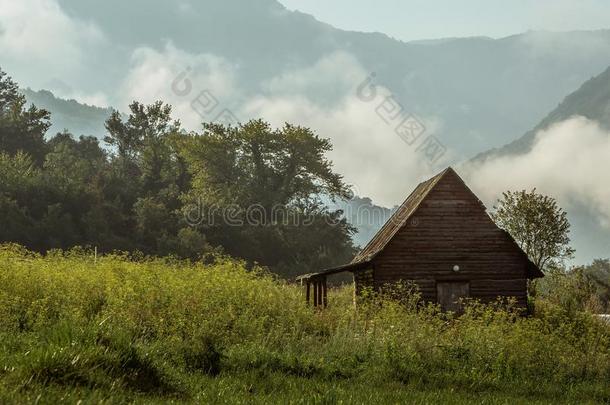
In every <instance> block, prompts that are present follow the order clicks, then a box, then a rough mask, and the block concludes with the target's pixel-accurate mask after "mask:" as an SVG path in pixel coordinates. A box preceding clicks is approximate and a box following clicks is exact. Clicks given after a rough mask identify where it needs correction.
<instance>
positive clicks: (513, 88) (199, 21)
mask: <svg viewBox="0 0 610 405" xmlns="http://www.w3.org/2000/svg"><path fill="white" fill-rule="evenodd" d="M59 3H60V5H61V6H62V10H63V12H65V13H66V14H67V15H68V16H69V17H70V18H72V19H73V20H74V21H78V22H81V23H84V22H86V23H87V24H91V26H92V29H93V28H95V30H96V32H97V31H99V35H97V36H96V37H95V38H97V39H96V40H97V41H98V42H94V43H93V44H90V45H88V46H87V47H86V48H84V49H83V50H82V71H79V72H77V73H76V74H75V73H70V74H67V73H65V72H64V71H63V70H58V71H56V72H54V71H49V72H47V73H46V74H44V75H40V74H37V75H36V76H35V77H34V76H33V77H32V78H31V80H28V81H23V83H24V84H25V85H28V86H30V87H33V88H49V87H48V86H46V84H47V83H49V82H50V81H52V80H55V82H56V83H62V82H63V83H66V84H67V86H68V87H70V88H73V89H76V90H77V91H78V92H80V93H81V94H97V93H104V94H105V95H106V96H107V98H108V101H109V104H110V105H114V106H116V107H118V108H121V109H124V108H125V105H126V103H128V102H129V101H131V100H127V99H126V98H127V97H130V96H128V95H126V94H124V93H121V92H122V91H124V90H125V89H129V90H132V94H133V95H131V97H136V96H137V97H140V96H142V95H146V96H149V97H158V96H159V95H162V93H163V91H168V89H169V84H170V83H166V82H158V81H154V80H153V82H154V86H157V87H154V86H152V85H150V84H149V80H148V79H149V78H151V80H152V79H156V78H157V79H158V77H160V76H158V74H159V72H162V71H163V70H161V69H170V70H172V71H174V72H176V74H177V73H178V72H180V71H181V70H182V69H184V68H185V67H186V65H187V64H194V65H197V64H198V63H201V61H202V60H205V59H206V58H208V59H209V58H212V60H213V61H214V63H218V64H219V66H220V69H219V71H221V72H225V73H227V75H228V76H229V77H230V79H231V80H232V81H233V82H232V83H231V84H230V86H229V91H227V92H226V94H225V93H223V94H222V95H223V103H225V104H236V105H237V106H238V107H237V108H238V109H239V108H240V106H243V105H244V104H247V103H248V101H250V100H252V99H257V97H259V96H264V97H268V98H272V99H273V98H274V97H279V96H284V95H286V94H290V95H291V96H294V97H297V98H298V97H303V98H305V99H307V100H309V101H310V102H312V103H313V104H314V105H316V106H319V107H320V108H322V109H324V110H332V109H333V108H336V107H337V106H338V105H340V104H341V103H342V100H343V99H344V98H345V97H347V96H353V95H354V91H355V90H354V88H355V87H356V86H357V85H358V83H359V81H361V80H363V79H364V78H365V77H366V75H367V73H368V72H376V73H377V79H378V82H379V84H382V85H384V86H385V87H387V88H388V89H389V90H390V91H391V92H392V93H393V94H394V95H396V98H397V99H398V100H399V101H400V102H401V103H402V105H403V106H404V107H405V109H407V110H408V111H409V112H411V113H415V114H417V115H418V116H420V117H421V118H422V119H423V120H424V121H425V122H426V123H427V127H428V128H429V130H430V131H431V132H434V133H435V134H436V135H437V136H438V137H439V138H440V139H442V141H443V143H445V144H446V145H447V146H448V147H450V148H451V149H452V150H453V152H454V154H455V155H456V156H458V157H468V156H472V155H474V154H476V153H479V152H480V151H482V150H487V149H490V148H493V147H497V146H498V145H502V144H505V143H507V142H510V141H512V140H513V139H514V134H518V133H523V132H525V131H526V130H527V129H529V128H532V127H533V126H534V125H535V123H536V122H537V121H538V120H539V119H540V117H541V116H543V115H544V114H545V113H546V112H548V111H549V110H550V109H551V108H552V107H553V106H554V105H556V103H557V100H559V99H561V98H562V97H564V96H565V94H568V93H570V92H572V91H574V90H575V89H576V88H577V87H578V86H579V85H580V84H581V83H582V82H584V81H585V80H586V79H588V78H589V77H591V76H592V75H594V74H596V73H597V72H599V71H601V70H602V69H603V68H605V67H607V66H608V65H610V31H607V30H604V31H590V32H587V31H576V32H565V33H552V32H528V33H524V34H521V35H514V36H511V37H507V38H501V39H491V38H485V37H473V38H451V39H444V40H434V41H414V42H402V41H399V40H396V39H392V38H390V37H388V36H386V35H384V34H380V33H362V32H351V31H344V30H339V29H336V28H334V27H332V26H331V25H328V24H325V23H323V22H320V21H318V20H316V19H315V18H313V17H312V16H310V15H307V14H303V13H300V12H293V11H290V10H287V9H286V8H285V7H284V6H283V5H281V4H280V3H279V2H277V1H275V0H264V1H263V0H259V1H252V2H243V1H237V0H228V1H227V0H222V1H221V0H203V1H194V0H182V1H180V2H179V3H178V4H175V3H173V2H167V1H163V0H152V1H144V0H135V1H130V2H124V1H120V0H109V1H106V2H103V3H100V2H97V1H93V0H59ZM133 21H138V22H139V23H138V24H136V25H134V24H133V23H132V22H133ZM98 37H99V38H98ZM336 52H344V53H346V54H349V55H351V56H353V57H354V59H355V61H354V63H355V65H356V66H343V65H336V64H335V62H334V61H333V60H332V59H331V62H332V63H331V62H329V64H328V65H325V64H324V63H322V65H323V68H324V69H327V70H326V71H325V72H326V73H327V74H328V75H330V76H328V77H327V76H325V75H321V74H318V75H316V72H311V71H310V70H308V69H315V67H316V66H318V65H317V64H318V63H321V61H324V60H325V58H327V57H328V56H329V55H332V54H334V53H336ZM151 58H152V59H151ZM214 58H220V59H214ZM147 61H148V62H154V63H155V65H154V66H149V65H145V66H144V64H145V62H147ZM333 64H334V65H333ZM153 68H155V69H160V70H153ZM333 68H334V69H336V70H337V71H338V72H335V73H333ZM5 69H7V70H8V71H11V70H16V68H14V69H13V68H12V65H10V64H7V66H5ZM354 69H356V70H357V69H360V70H361V72H360V74H361V76H362V78H358V77H356V78H355V80H354V82H353V83H349V85H348V86H347V88H344V87H342V86H343V85H344V84H345V83H344V82H345V81H346V80H348V79H349V80H352V79H353V78H352V77H350V76H349V75H347V74H344V73H346V70H347V71H351V70H354ZM202 70H203V71H205V72H207V73H208V74H209V75H210V77H212V79H214V78H216V77H217V76H218V74H216V72H215V71H211V70H209V69H208V67H205V68H202ZM293 74H294V75H305V76H306V77H308V78H309V81H308V82H305V83H301V84H299V83H300V82H299V81H298V80H294V81H292V82H291V84H290V85H289V87H290V86H292V87H291V88H290V89H289V90H290V91H286V89H283V90H282V89H278V88H277V87H273V86H272V85H270V84H273V83H277V81H274V79H281V78H287V77H292V76H291V75H293ZM308 74H311V76H307V75H308ZM333 74H335V75H339V78H341V79H343V80H337V79H335V77H334V76H332V75H333ZM344 76H345V77H344ZM91 77H95V78H96V80H94V81H92V80H90V78H91ZM167 80H168V81H170V82H171V79H167ZM225 82H226V81H222V83H223V84H224V83H225ZM280 82H281V83H286V81H281V80H280ZM204 83H207V82H205V80H204ZM203 85H205V84H201V86H203ZM49 89H50V90H52V91H54V90H55V89H53V88H49ZM54 92H55V93H56V94H60V93H57V91H54ZM60 95H62V96H64V94H60ZM491 100H493V102H491ZM373 108H374V106H371V109H373ZM250 112H251V110H249V109H247V108H245V109H244V111H243V115H246V117H244V119H248V118H254V117H250V116H248V114H249V113H250ZM262 113H265V112H262ZM267 114H269V113H268V112H267ZM278 119H279V118H278ZM302 120H303V121H305V120H306V118H302ZM301 123H302V124H304V125H310V126H311V124H310V123H309V122H301ZM331 135H334V134H331ZM334 143H335V144H336V145H337V146H338V147H341V146H342V145H340V144H339V142H338V141H337V142H334Z"/></svg>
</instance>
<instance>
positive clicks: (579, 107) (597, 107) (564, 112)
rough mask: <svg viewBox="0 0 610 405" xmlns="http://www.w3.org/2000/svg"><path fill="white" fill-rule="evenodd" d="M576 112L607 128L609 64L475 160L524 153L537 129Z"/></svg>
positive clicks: (534, 136)
mask: <svg viewBox="0 0 610 405" xmlns="http://www.w3.org/2000/svg"><path fill="white" fill-rule="evenodd" d="M575 115H580V116H583V117H586V118H589V119H591V120H595V121H597V122H599V123H600V125H601V126H602V127H603V128H606V129H609V130H610V67H609V68H608V69H606V71H604V72H603V73H601V74H600V75H598V76H595V77H593V78H591V79H590V80H588V81H587V82H585V83H584V84H583V85H582V86H581V87H580V88H579V89H578V90H576V91H575V92H573V93H571V94H570V95H568V96H567V97H566V98H565V99H564V100H563V101H562V102H561V103H560V104H559V105H558V106H557V108H555V109H554V110H553V111H551V112H550V113H549V114H548V115H547V116H546V117H545V118H544V119H543V120H542V121H540V123H538V125H536V126H535V127H534V128H533V129H532V130H530V131H528V132H526V133H525V135H523V136H522V137H520V138H518V139H516V140H515V141H513V142H511V143H509V144H507V145H505V146H502V147H500V148H497V149H492V150H489V151H486V152H483V153H481V154H479V155H477V156H476V157H475V159H474V160H475V161H481V160H485V159H489V158H493V157H499V156H508V155H518V154H522V153H527V152H528V151H529V150H530V149H531V147H532V145H533V144H534V140H535V138H536V134H537V133H538V132H539V131H542V130H545V129H547V128H549V127H550V126H551V125H553V124H556V123H558V122H561V121H565V120H566V119H568V118H570V117H573V116H575Z"/></svg>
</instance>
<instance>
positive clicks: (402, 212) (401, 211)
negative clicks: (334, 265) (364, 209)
mask: <svg viewBox="0 0 610 405" xmlns="http://www.w3.org/2000/svg"><path fill="white" fill-rule="evenodd" d="M447 173H455V171H454V170H453V169H452V168H451V167H448V168H447V169H445V170H443V171H442V172H440V173H439V174H437V175H436V176H434V177H432V178H431V179H428V180H426V181H424V182H422V183H420V184H419V185H418V186H417V187H416V188H415V190H413V192H412V193H411V194H410V195H409V196H408V197H407V199H406V200H405V201H404V202H403V203H402V204H401V205H400V207H398V209H397V210H396V211H395V212H394V214H393V215H392V216H391V217H390V219H388V220H387V221H386V223H385V224H384V225H383V226H382V227H381V229H380V230H379V232H377V234H375V236H374V237H373V239H371V240H370V242H369V243H368V244H367V245H366V246H365V247H364V249H362V250H361V251H360V253H358V254H357V255H356V257H354V260H352V264H356V263H362V262H366V261H370V260H371V259H372V258H373V257H375V256H376V255H377V254H378V253H379V252H381V251H382V250H383V249H384V248H385V247H386V245H387V244H388V243H389V242H390V241H391V240H392V238H393V237H394V235H396V233H397V232H398V231H399V230H400V229H401V228H402V227H403V226H404V225H405V224H406V223H407V222H408V221H409V219H410V218H411V216H412V215H413V213H414V212H415V211H416V210H417V208H418V207H419V205H420V204H421V203H422V201H424V199H425V198H426V196H427V195H428V194H429V193H430V191H432V189H434V186H436V184H437V183H438V182H439V180H440V179H442V178H443V177H444V176H445V175H446V174H447Z"/></svg>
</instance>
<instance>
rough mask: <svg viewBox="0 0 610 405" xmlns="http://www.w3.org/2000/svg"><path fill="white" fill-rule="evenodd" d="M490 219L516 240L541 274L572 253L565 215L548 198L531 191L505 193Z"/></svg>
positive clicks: (568, 227)
mask: <svg viewBox="0 0 610 405" xmlns="http://www.w3.org/2000/svg"><path fill="white" fill-rule="evenodd" d="M494 209H495V212H493V213H492V218H493V219H494V220H495V221H496V223H497V224H498V225H499V226H500V227H501V228H503V229H505V230H506V231H508V233H510V234H511V236H512V237H513V238H514V239H515V240H516V241H517V243H518V244H519V246H520V247H521V249H523V250H524V251H525V252H526V253H527V255H528V256H529V258H530V260H532V261H533V262H534V264H535V265H536V266H538V268H539V269H540V270H542V271H545V270H546V269H548V268H549V266H553V265H557V264H558V263H557V262H558V261H563V260H565V259H569V258H571V257H572V255H573V254H574V249H572V248H571V247H570V237H569V234H570V222H569V221H568V217H567V213H566V212H565V211H564V210H563V209H562V208H561V207H560V206H559V205H558V204H557V201H556V200H555V199H553V198H551V197H549V196H545V195H542V194H538V193H537V192H536V189H533V190H532V191H529V192H527V191H525V190H522V191H506V192H504V193H503V194H502V198H501V199H500V200H498V203H497V205H496V206H495V207H494Z"/></svg>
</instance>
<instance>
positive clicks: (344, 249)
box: [0, 71, 354, 276]
mask: <svg viewBox="0 0 610 405" xmlns="http://www.w3.org/2000/svg"><path fill="white" fill-rule="evenodd" d="M50 125H51V117H50V114H49V113H48V112H47V111H45V110H42V109H38V108H36V107H35V106H29V107H28V106H27V105H26V101H25V98H24V97H23V96H22V95H20V94H19V92H18V86H17V84H16V83H15V82H14V81H13V80H11V78H10V77H8V76H7V75H6V74H5V73H4V72H1V71H0V222H1V223H2V224H3V226H2V227H0V242H16V243H20V244H23V245H24V246H27V247H29V248H31V249H34V250H37V251H47V250H49V249H55V248H62V249H66V248H70V247H72V246H77V245H79V246H95V247H97V248H98V250H99V251H101V252H104V251H113V250H121V251H141V252H142V253H144V254H147V255H159V256H160V255H176V256H179V257H186V258H198V257H201V256H202V255H205V254H206V253H209V252H225V253H228V254H231V255H233V256H235V257H238V258H242V259H245V260H247V261H249V262H257V263H260V264H262V265H266V266H269V267H270V268H271V269H272V270H275V271H276V272H278V273H280V274H282V275H284V276H290V275H293V274H297V273H299V272H302V271H304V270H309V269H311V268H316V269H318V268H321V267H326V266H332V265H335V264H339V263H343V262H345V261H347V260H349V258H351V256H352V255H353V253H354V247H353V245H352V240H351V235H352V234H353V233H354V229H353V228H352V227H351V226H350V225H349V224H348V223H347V222H346V221H345V219H341V218H340V212H339V211H330V210H329V209H328V208H327V207H326V205H324V204H323V203H322V200H321V197H322V196H325V197H326V198H330V199H338V198H342V197H345V196H346V195H347V186H346V185H345V183H344V182H343V180H342V178H341V176H339V175H338V174H336V173H335V172H333V169H332V166H331V163H330V162H329V161H328V160H327V159H326V157H325V153H326V152H328V151H329V150H330V149H331V145H330V143H329V141H328V140H326V139H323V138H320V137H318V136H317V135H315V134H314V133H312V132H311V131H310V130H308V129H306V128H301V127H297V126H292V125H286V126H285V127H284V128H281V129H276V130H274V129H272V128H271V127H270V126H269V125H268V124H266V123H265V122H263V121H251V122H249V123H247V124H244V125H240V126H238V127H227V126H222V125H208V124H206V125H204V127H203V130H202V132H201V133H187V132H186V131H184V130H183V129H182V128H181V126H180V122H179V121H177V120H174V119H173V118H172V115H171V107H170V106H169V105H166V104H163V103H162V102H156V103H154V104H152V105H143V104H140V103H138V102H134V103H132V104H131V105H130V112H129V115H128V116H126V117H125V116H122V115H121V114H119V113H118V112H114V113H113V114H112V115H111V116H110V118H109V119H108V120H107V121H106V123H105V127H106V130H107V136H106V138H105V139H104V142H105V143H106V144H107V145H102V144H100V142H99V140H98V139H96V138H94V137H87V136H80V137H79V138H75V137H74V136H73V135H72V134H70V133H67V132H63V133H58V134H55V135H52V136H50V137H49V136H48V135H47V134H46V132H47V130H48V128H49V127H50ZM210 213H213V215H209V214H210ZM193 214H197V215H193ZM236 221H238V222H236ZM236 223H239V226H235V224H236Z"/></svg>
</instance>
